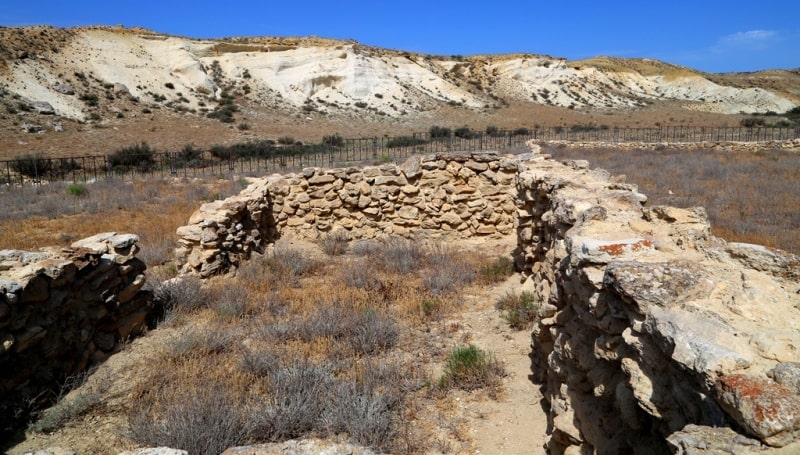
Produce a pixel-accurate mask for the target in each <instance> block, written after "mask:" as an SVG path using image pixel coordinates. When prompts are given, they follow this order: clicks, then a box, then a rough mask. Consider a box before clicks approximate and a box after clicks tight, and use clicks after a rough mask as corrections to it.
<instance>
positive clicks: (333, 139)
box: [322, 134, 344, 147]
mask: <svg viewBox="0 0 800 455" xmlns="http://www.w3.org/2000/svg"><path fill="white" fill-rule="evenodd" d="M322 143H323V144H325V145H329V146H331V147H342V146H344V138H343V137H342V136H339V135H338V134H333V135H331V136H323V137H322Z"/></svg>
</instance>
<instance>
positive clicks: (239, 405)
mask: <svg viewBox="0 0 800 455" xmlns="http://www.w3.org/2000/svg"><path fill="white" fill-rule="evenodd" d="M161 367H162V368H163V367H168V368H164V370H162V371H161V373H160V374H159V375H158V376H157V377H155V378H150V380H151V381H152V382H150V383H149V384H146V385H145V386H143V387H140V388H139V389H138V390H137V391H136V393H135V398H134V400H133V402H132V403H133V404H134V407H133V408H132V409H131V410H130V411H129V414H128V424H129V427H130V434H131V438H132V439H133V440H134V441H136V442H137V443H138V444H140V445H143V446H145V447H164V446H167V447H172V448H177V449H183V450H186V451H188V452H189V453H193V454H195V453H196V454H214V455H216V454H219V453H221V452H222V451H224V450H225V449H227V448H228V447H233V446H236V445H241V444H244V443H246V442H248V441H250V440H251V436H250V435H251V433H252V423H251V419H252V416H251V412H250V406H249V403H248V397H247V394H246V393H245V390H244V387H243V382H242V380H241V378H231V377H229V376H225V375H224V374H221V373H220V372H219V371H215V369H214V366H213V364H211V363H210V362H207V361H201V360H198V359H193V360H191V361H189V362H187V363H186V364H184V365H161ZM217 368H218V367H217Z"/></svg>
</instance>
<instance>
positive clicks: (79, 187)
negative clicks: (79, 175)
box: [67, 183, 87, 197]
mask: <svg viewBox="0 0 800 455" xmlns="http://www.w3.org/2000/svg"><path fill="white" fill-rule="evenodd" d="M86 193H87V189H86V185H83V184H81V183H71V184H70V185H69V186H68V187H67V194H69V195H71V196H75V197H81V196H86Z"/></svg>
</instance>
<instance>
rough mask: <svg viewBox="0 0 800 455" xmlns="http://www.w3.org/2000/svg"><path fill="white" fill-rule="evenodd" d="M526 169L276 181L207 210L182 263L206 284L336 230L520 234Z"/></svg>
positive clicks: (512, 164) (497, 160)
mask: <svg viewBox="0 0 800 455" xmlns="http://www.w3.org/2000/svg"><path fill="white" fill-rule="evenodd" d="M518 171H519V163H518V161H517V160H516V159H515V158H513V157H512V156H499V155H498V154H497V153H493V152H489V153H464V154H456V153H450V154H436V155H423V156H419V157H414V158H412V159H409V160H408V161H406V162H405V163H404V164H403V165H395V164H386V165H383V166H372V167H366V168H346V169H319V168H308V169H304V170H303V172H302V173H299V174H289V175H274V176H271V177H268V178H266V179H259V180H257V181H256V182H254V183H252V184H251V185H250V186H249V187H248V188H247V189H245V190H244V191H243V192H242V193H241V194H239V195H237V196H234V197H232V198H229V199H226V200H224V201H215V202H212V203H208V204H204V205H203V206H201V207H200V209H199V210H198V211H197V212H195V214H193V215H192V217H191V219H190V220H189V224H188V225H187V226H182V227H180V228H179V229H178V235H179V236H180V238H181V239H180V243H181V245H180V248H178V251H177V252H176V256H177V258H178V261H179V262H180V264H181V265H182V270H183V271H185V272H188V271H191V272H194V273H198V274H200V275H201V276H204V277H205V276H210V275H213V274H216V273H221V272H224V271H227V270H229V269H230V268H231V267H235V266H236V265H237V264H239V262H240V261H241V260H242V259H244V258H247V257H248V256H249V254H250V253H251V252H253V251H261V250H263V248H264V247H265V246H266V244H267V243H270V242H271V241H274V240H275V239H276V238H277V237H286V236H288V237H300V238H306V239H311V240H314V239H316V238H318V237H319V236H321V235H325V234H326V233H328V232H331V231H336V230H344V231H346V232H347V233H348V235H349V236H350V237H351V238H374V237H377V236H380V235H401V236H414V235H418V234H425V235H428V236H431V237H441V236H449V237H453V238H467V237H473V236H506V235H512V234H513V232H514V216H515V211H516V205H515V195H514V193H515V191H516V190H515V179H516V175H517V173H518Z"/></svg>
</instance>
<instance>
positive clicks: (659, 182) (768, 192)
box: [546, 148, 800, 253]
mask: <svg viewBox="0 0 800 455" xmlns="http://www.w3.org/2000/svg"><path fill="white" fill-rule="evenodd" d="M546 153H550V154H552V155H553V157H554V158H557V159H587V160H589V162H590V163H591V165H592V166H593V167H599V168H603V169H606V170H608V171H609V172H611V173H612V174H614V175H621V174H624V175H626V176H627V180H628V181H629V182H632V183H636V184H638V185H639V187H640V190H641V191H642V192H643V193H644V194H646V195H647V196H648V198H649V201H648V205H671V206H676V207H693V206H703V207H705V208H706V211H707V212H708V215H709V218H710V220H711V224H712V232H713V233H714V234H715V235H719V236H721V237H723V238H725V239H726V240H729V241H738V242H750V243H759V244H763V245H766V246H770V247H773V248H780V249H782V250H785V251H789V252H792V253H800V211H798V210H797V207H800V186H798V185H797V182H798V181H800V154H798V153H796V152H791V151H785V150H766V151H759V152H745V151H741V152H737V151H707V150H679V149H669V148H665V149H663V150H632V151H626V150H619V149H606V148H596V149H590V150H578V149H570V148H548V149H547V150H546ZM670 191H671V192H672V194H670Z"/></svg>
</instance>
